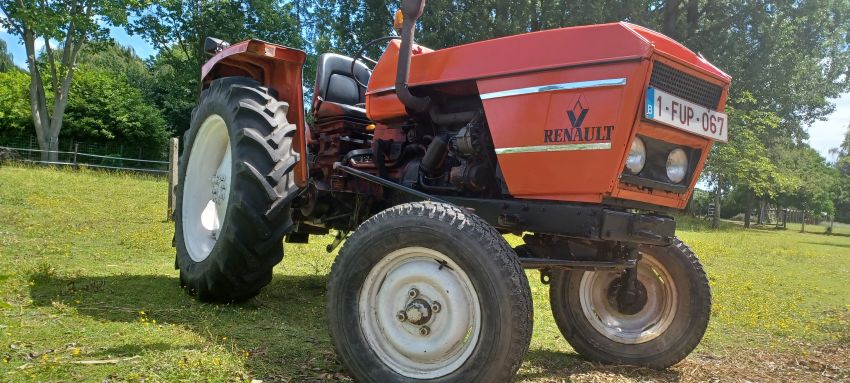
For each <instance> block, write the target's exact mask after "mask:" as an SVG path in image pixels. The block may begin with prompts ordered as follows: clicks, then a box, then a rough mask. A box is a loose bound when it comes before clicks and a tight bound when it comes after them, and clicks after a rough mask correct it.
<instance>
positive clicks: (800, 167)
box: [778, 145, 838, 231]
mask: <svg viewBox="0 0 850 383" xmlns="http://www.w3.org/2000/svg"><path fill="white" fill-rule="evenodd" d="M778 154H779V169H780V170H781V171H782V172H783V174H785V177H786V178H787V179H788V180H789V181H788V185H789V186H788V187H786V188H785V190H783V192H782V194H780V195H779V200H780V201H782V202H783V203H784V204H785V205H786V206H796V207H797V208H799V209H800V210H802V211H803V226H802V229H801V231H805V229H806V224H805V220H806V216H807V215H808V213H812V214H820V213H826V214H833V213H834V212H835V205H834V195H833V192H834V190H835V187H834V185H835V183H836V182H837V180H838V174H837V172H836V171H835V169H834V168H832V167H830V166H829V165H828V164H827V162H826V159H824V158H823V157H822V156H821V155H820V154H819V153H818V152H817V151H816V150H815V149H813V148H812V147H810V146H808V145H799V146H794V147H788V148H784V149H783V150H781V151H779V153H778Z"/></svg>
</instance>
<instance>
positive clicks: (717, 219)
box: [711, 182, 720, 229]
mask: <svg viewBox="0 0 850 383" xmlns="http://www.w3.org/2000/svg"><path fill="white" fill-rule="evenodd" d="M711 227H712V228H715V229H716V228H718V227H720V183H719V182H718V183H717V188H716V189H715V190H714V217H711Z"/></svg>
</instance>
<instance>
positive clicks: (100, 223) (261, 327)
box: [0, 166, 850, 382]
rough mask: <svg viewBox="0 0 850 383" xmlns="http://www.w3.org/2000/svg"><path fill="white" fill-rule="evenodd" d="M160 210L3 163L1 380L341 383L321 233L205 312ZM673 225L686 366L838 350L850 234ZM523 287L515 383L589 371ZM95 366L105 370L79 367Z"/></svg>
mask: <svg viewBox="0 0 850 383" xmlns="http://www.w3.org/2000/svg"><path fill="white" fill-rule="evenodd" d="M165 200H166V184H165V182H164V180H162V179H159V178H147V177H140V176H133V175H121V174H107V173H100V172H86V171H83V172H72V171H62V170H50V169H43V168H29V167H19V166H4V167H0V301H2V302H3V303H0V305H2V306H3V308H0V358H2V360H0V381H14V382H18V381H32V382H42V381H142V380H144V381H146V382H150V381H168V382H171V381H183V382H199V381H250V380H251V379H263V380H264V381H305V380H308V381H316V380H331V381H333V380H344V379H347V377H346V376H345V375H343V374H341V372H342V371H343V369H342V367H341V365H340V364H339V362H338V361H337V359H336V356H335V354H334V352H333V348H332V346H331V345H330V341H329V339H328V335H327V330H326V327H325V314H324V294H325V292H324V288H325V283H326V280H327V273H328V270H329V269H330V265H331V263H332V261H333V255H331V254H327V253H325V251H324V247H325V245H326V244H328V243H330V241H331V238H330V237H327V238H313V239H312V241H313V242H312V243H311V244H310V245H287V246H286V256H285V258H284V261H283V263H281V264H280V265H279V266H277V268H276V269H275V278H274V280H273V282H272V283H271V285H269V286H268V287H266V288H265V289H264V290H263V291H262V293H261V294H260V295H259V296H258V297H257V298H255V299H253V300H251V301H249V302H248V303H246V304H242V305H224V306H215V305H207V304H202V303H198V302H195V301H194V300H193V299H191V298H190V297H189V296H188V295H187V294H185V293H184V292H183V291H182V290H181V289H180V288H179V286H178V282H177V272H176V271H175V270H174V268H173V266H174V256H173V253H174V251H173V249H172V248H171V239H172V236H173V228H172V227H173V224H172V223H169V222H167V221H166V220H165ZM679 227H680V231H679V234H680V236H681V237H682V238H683V240H684V241H685V242H687V243H689V244H690V245H691V246H692V247H693V249H694V250H695V252H696V253H697V254H698V255H699V257H700V258H701V260H702V261H703V263H704V264H705V267H706V270H707V272H708V274H709V278H710V281H711V285H712V289H713V293H714V306H713V316H712V321H711V325H710V327H709V330H708V333H707V335H706V337H705V339H704V340H703V342H702V344H701V345H700V347H699V348H698V349H697V355H703V356H708V355H711V356H712V357H715V356H716V357H723V356H724V355H734V354H735V353H737V352H740V351H744V350H752V349H757V350H765V351H767V352H784V353H788V352H792V353H801V352H805V350H809V349H812V348H816V347H820V346H825V345H834V344H841V345H847V344H850V338H849V337H848V335H847V334H849V333H850V283H848V282H850V230H848V231H847V232H842V231H838V233H839V234H841V235H835V236H827V235H822V234H814V233H806V234H800V233H798V232H797V231H798V230H793V228H789V230H784V231H777V230H746V231H745V230H743V229H741V228H739V227H737V226H736V225H732V224H725V225H724V227H723V228H721V229H719V230H716V231H712V230H708V229H706V228H705V226H704V223H703V222H701V221H696V220H690V219H683V220H681V222H680V223H679ZM807 229H809V230H811V231H823V230H822V229H823V228H815V227H809V228H807ZM843 229H846V228H842V230H843ZM508 239H509V241H511V242H512V243H514V244H516V243H517V242H518V241H519V239H518V238H516V237H509V238H508ZM529 280H530V281H531V288H532V292H533V294H534V299H535V328H534V338H533V340H532V344H531V350H530V352H529V354H528V357H527V358H526V362H525V363H524V364H523V367H522V369H521V371H520V375H519V377H518V380H520V381H523V380H528V381H531V380H533V381H552V380H553V379H554V380H557V381H561V380H562V376H563V375H564V374H567V375H569V373H570V371H571V369H577V368H585V367H581V366H585V365H586V363H585V362H584V361H583V360H582V359H580V358H578V357H577V356H576V355H575V353H574V352H573V351H572V349H571V348H570V347H569V346H568V345H567V344H566V343H565V342H564V340H563V338H562V337H561V336H560V334H559V332H558V330H557V328H556V326H555V324H554V322H553V321H552V319H551V314H550V311H549V308H548V305H549V304H548V292H547V287H546V286H543V285H541V284H540V282H539V276H538V274H537V273H536V272H529ZM95 360H111V362H113V364H97V365H89V364H81V363H80V362H86V361H95ZM665 379H666V378H665Z"/></svg>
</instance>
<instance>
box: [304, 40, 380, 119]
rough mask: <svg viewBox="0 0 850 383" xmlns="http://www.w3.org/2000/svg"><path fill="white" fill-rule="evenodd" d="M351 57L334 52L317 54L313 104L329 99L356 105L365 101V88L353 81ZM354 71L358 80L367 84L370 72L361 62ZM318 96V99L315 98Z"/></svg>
mask: <svg viewBox="0 0 850 383" xmlns="http://www.w3.org/2000/svg"><path fill="white" fill-rule="evenodd" d="M352 61H354V59H352V58H351V57H347V56H343V55H339V54H336V53H325V54H323V55H321V56H319V60H318V63H317V68H316V88H315V90H314V96H313V97H314V102H313V106H317V105H316V102H322V101H330V102H335V103H338V104H345V105H356V104H360V103H364V102H366V96H365V93H366V88H364V87H362V86H359V85H358V84H357V82H355V81H354V77H352V73H351V62H352ZM354 72H355V73H356V75H357V78H358V79H359V80H360V82H362V83H364V84H367V83H368V82H369V77H370V76H371V72H370V71H369V68H368V67H367V66H366V65H365V64H363V63H362V62H358V63H357V64H355V66H354ZM316 98H318V99H316Z"/></svg>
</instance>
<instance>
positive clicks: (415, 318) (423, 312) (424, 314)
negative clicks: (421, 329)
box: [404, 299, 432, 326]
mask: <svg viewBox="0 0 850 383" xmlns="http://www.w3.org/2000/svg"><path fill="white" fill-rule="evenodd" d="M404 312H405V315H406V316H407V321H408V322H410V323H412V324H415V325H417V326H421V325H424V324H426V323H428V322H430V321H431V314H432V313H431V304H430V303H428V302H426V301H425V300H424V299H414V300H413V301H411V302H410V303H408V304H407V306H406V307H405V308H404Z"/></svg>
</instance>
